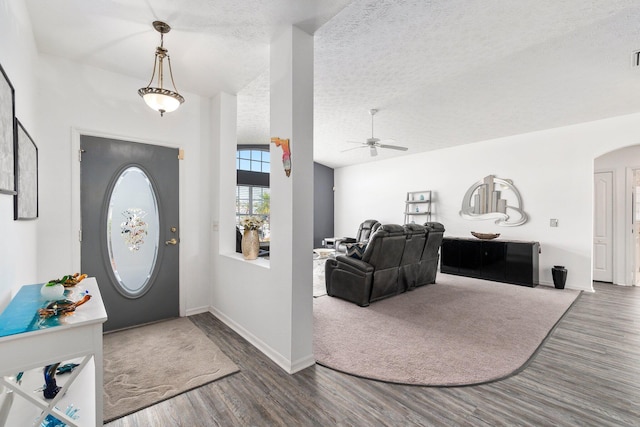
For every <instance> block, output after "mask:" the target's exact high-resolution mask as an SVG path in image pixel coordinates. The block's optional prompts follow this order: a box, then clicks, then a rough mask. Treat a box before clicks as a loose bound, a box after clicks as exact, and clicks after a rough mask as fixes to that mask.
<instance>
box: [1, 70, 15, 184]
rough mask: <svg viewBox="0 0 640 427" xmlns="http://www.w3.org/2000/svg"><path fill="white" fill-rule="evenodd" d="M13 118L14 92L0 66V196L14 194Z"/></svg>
mask: <svg viewBox="0 0 640 427" xmlns="http://www.w3.org/2000/svg"><path fill="white" fill-rule="evenodd" d="M15 116H16V100H15V90H14V89H13V85H12V84H11V81H10V80H9V77H8V76H7V73H6V72H5V71H4V68H2V65H0V194H14V195H15V194H16V183H15V145H16V123H15Z"/></svg>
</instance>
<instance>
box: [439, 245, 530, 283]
mask: <svg viewBox="0 0 640 427" xmlns="http://www.w3.org/2000/svg"><path fill="white" fill-rule="evenodd" d="M539 253H540V243H538V242H521V241H514V240H480V239H475V238H474V239H471V238H459V237H445V238H444V239H443V240H442V248H441V261H440V272H442V273H447V274H457V275H459V276H468V277H475V278H478V279H486V280H494V281H496V282H505V283H512V284H514V285H522V286H530V287H534V286H536V285H537V284H538V254H539Z"/></svg>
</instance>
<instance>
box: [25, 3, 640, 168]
mask: <svg viewBox="0 0 640 427" xmlns="http://www.w3.org/2000/svg"><path fill="white" fill-rule="evenodd" d="M27 3H28V7H29V11H30V15H31V19H32V23H33V26H34V33H35V39H36V43H37V46H38V49H39V51H40V52H42V53H47V54H51V55H56V56H61V57H66V58H69V59H72V60H75V61H79V62H83V63H87V64H90V65H94V66H97V67H101V68H104V69H107V70H111V71H115V72H118V73H122V74H125V75H129V76H132V77H135V78H139V79H140V85H141V87H142V86H144V85H146V84H147V82H148V80H149V78H150V74H151V67H152V66H153V53H154V48H155V46H156V45H157V44H158V41H159V36H158V33H157V32H156V31H155V30H153V28H152V27H151V22H152V21H154V20H156V19H159V20H164V21H166V22H167V23H169V24H170V25H171V26H172V31H171V32H170V33H169V34H168V35H167V36H165V47H166V48H167V49H168V50H169V54H170V55H171V59H172V66H173V71H174V77H175V80H176V84H177V86H178V89H179V90H180V91H186V92H190V93H195V94H198V95H202V96H212V95H213V94H215V93H217V92H219V91H226V92H229V93H238V116H239V117H238V125H239V129H238V139H239V142H240V143H250V142H253V143H255V142H264V141H268V139H269V130H268V122H269V119H268V111H269V97H268V87H269V84H268V82H269V76H268V60H269V41H270V39H271V37H272V35H273V34H274V32H275V31H276V30H277V29H278V28H279V27H280V26H282V25H286V24H294V25H298V26H299V27H301V28H302V29H304V30H305V31H307V32H309V33H312V34H315V83H314V84H315V101H314V108H315V112H314V115H315V117H314V118H315V121H314V158H315V160H316V161H318V162H321V163H324V164H326V165H328V166H332V167H338V166H344V165H349V164H355V163H360V162H365V161H372V160H377V159H383V158H389V157H391V156H398V155H406V154H412V153H416V152H421V151H429V150H434V149H439V148H444V147H450V146H455V145H459V144H466V143H471V142H476V141H481V140H485V139H490V138H497V137H502V136H508V135H514V134H520V133H525V132H531V131H536V130H542V129H548V128H554V127H559V126H565V125H570V124H575V123H581V122H586V121H591V120H597V119H602V118H606V117H612V116H616V115H621V114H628V113H635V112H638V111H640V67H638V68H634V67H632V66H631V64H632V53H633V52H634V51H636V50H640V1H638V0H535V1H534V0H529V1H513V0H482V1H471V0H431V1H429V0H355V1H349V0H240V1H238V0H217V1H213V0H90V1H87V0H47V1H44V0H27ZM141 102H142V101H141ZM186 102H189V100H188V99H187V101H186ZM371 108H378V109H379V110H380V112H379V113H378V114H377V115H376V119H375V120H376V121H375V134H376V135H375V136H376V137H378V138H381V139H386V138H393V139H394V140H395V144H398V145H404V146H407V147H409V151H407V152H397V151H391V150H379V152H380V155H379V156H378V157H375V158H371V157H369V151H368V150H364V149H363V150H353V151H349V152H344V153H343V152H341V150H344V149H346V148H351V147H352V145H350V144H347V143H346V141H347V140H351V141H353V140H357V141H364V140H365V139H366V138H368V137H370V136H371V122H370V116H369V113H368V111H369V109H371ZM173 114H179V110H178V112H176V113H173ZM294 143H295V142H294Z"/></svg>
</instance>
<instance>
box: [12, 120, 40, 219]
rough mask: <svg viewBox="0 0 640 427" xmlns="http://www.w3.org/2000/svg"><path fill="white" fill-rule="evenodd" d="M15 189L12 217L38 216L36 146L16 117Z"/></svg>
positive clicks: (33, 217)
mask: <svg viewBox="0 0 640 427" xmlns="http://www.w3.org/2000/svg"><path fill="white" fill-rule="evenodd" d="M16 129H17V130H18V132H17V137H16V190H17V194H16V195H14V196H13V219H14V220H21V219H36V218H38V146H37V145H36V143H35V142H34V141H33V139H32V138H31V135H29V133H28V132H27V130H26V129H25V128H24V126H22V123H20V121H19V120H18V119H17V118H16Z"/></svg>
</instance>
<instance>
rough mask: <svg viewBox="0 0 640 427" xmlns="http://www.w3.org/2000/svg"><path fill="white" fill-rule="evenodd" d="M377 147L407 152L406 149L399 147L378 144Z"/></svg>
mask: <svg viewBox="0 0 640 427" xmlns="http://www.w3.org/2000/svg"><path fill="white" fill-rule="evenodd" d="M378 147H380V148H390V149H392V150H400V151H407V150H408V148H407V147H400V146H399V145H387V144H378Z"/></svg>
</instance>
